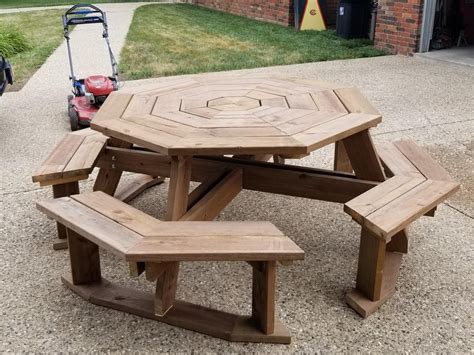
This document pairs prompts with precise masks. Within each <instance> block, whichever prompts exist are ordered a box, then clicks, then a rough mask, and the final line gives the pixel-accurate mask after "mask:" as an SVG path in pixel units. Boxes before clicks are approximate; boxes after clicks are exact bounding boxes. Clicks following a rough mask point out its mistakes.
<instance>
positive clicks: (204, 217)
mask: <svg viewBox="0 0 474 355" xmlns="http://www.w3.org/2000/svg"><path fill="white" fill-rule="evenodd" d="M240 191H242V169H235V170H233V171H231V172H230V173H229V174H228V175H226V176H225V177H224V178H223V179H222V180H221V181H220V182H219V183H217V185H215V186H214V188H212V190H210V191H209V192H208V193H207V194H206V195H205V196H203V198H202V199H200V200H199V201H198V202H196V203H195V204H194V205H193V206H192V208H191V209H189V211H187V212H186V214H185V215H184V216H183V217H181V218H180V221H212V220H213V219H214V218H216V217H217V216H218V215H219V213H220V212H221V211H222V210H223V209H224V208H225V207H226V206H227V205H228V204H229V203H230V202H231V201H232V200H233V199H234V198H235V196H237V195H238V194H239V192H240Z"/></svg>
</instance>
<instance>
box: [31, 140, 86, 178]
mask: <svg viewBox="0 0 474 355" xmlns="http://www.w3.org/2000/svg"><path fill="white" fill-rule="evenodd" d="M83 140H84V137H83V136H77V135H70V134H68V135H66V136H65V137H64V138H63V139H62V140H61V141H60V142H59V143H58V144H57V145H56V147H55V148H54V150H53V151H52V152H51V154H50V155H49V156H48V158H46V160H45V161H44V162H43V163H42V164H41V166H40V167H39V168H38V169H37V170H36V171H35V172H34V173H33V182H41V181H45V180H53V179H59V178H61V177H63V170H64V167H65V166H66V165H67V164H68V163H69V161H70V160H71V158H72V157H73V156H74V154H75V153H76V150H77V149H78V148H79V147H80V146H81V144H82V141H83Z"/></svg>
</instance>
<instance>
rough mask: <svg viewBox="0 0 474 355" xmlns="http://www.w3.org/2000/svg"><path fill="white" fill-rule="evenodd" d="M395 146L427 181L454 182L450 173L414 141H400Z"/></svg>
mask: <svg viewBox="0 0 474 355" xmlns="http://www.w3.org/2000/svg"><path fill="white" fill-rule="evenodd" d="M393 144H394V145H395V146H396V147H397V148H398V150H399V151H400V152H401V153H402V154H403V155H404V156H405V157H406V158H407V159H408V160H409V161H410V162H411V163H412V164H413V165H414V166H416V168H417V169H418V170H419V171H420V173H422V174H423V175H424V176H425V177H426V178H427V179H433V180H440V181H453V179H452V178H451V176H450V175H449V173H448V172H447V171H446V170H445V169H444V168H443V167H442V166H441V165H439V164H438V162H437V161H436V160H434V159H433V158H432V157H431V155H430V154H428V152H426V151H425V150H424V149H422V148H420V147H419V146H418V145H417V144H416V143H415V142H413V141H412V140H408V139H407V140H400V141H397V142H394V143H393Z"/></svg>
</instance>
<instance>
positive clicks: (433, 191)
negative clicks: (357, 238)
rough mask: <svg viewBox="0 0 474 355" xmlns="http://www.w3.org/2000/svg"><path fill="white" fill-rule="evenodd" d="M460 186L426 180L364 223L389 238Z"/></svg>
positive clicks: (366, 218) (383, 236) (381, 235)
mask: <svg viewBox="0 0 474 355" xmlns="http://www.w3.org/2000/svg"><path fill="white" fill-rule="evenodd" d="M458 188H459V184H457V183H455V182H448V181H436V180H426V181H425V182H423V183H422V184H420V185H418V186H416V187H415V188H413V189H411V190H410V191H408V192H407V193H406V194H404V195H402V196H401V197H399V198H397V199H395V200H394V201H393V202H391V203H389V204H386V205H385V206H383V207H381V208H379V209H378V210H376V211H375V212H373V213H371V214H369V215H368V216H366V217H365V220H364V225H365V226H366V227H367V228H369V229H371V230H372V231H373V232H374V233H375V234H377V235H378V236H379V237H381V238H384V239H387V238H390V237H391V236H393V235H394V234H396V233H397V232H399V231H401V230H402V229H404V228H405V227H406V226H408V225H409V224H410V223H411V222H413V221H414V220H416V219H417V218H418V217H420V216H422V215H424V214H425V213H426V212H428V211H430V210H431V209H432V208H434V207H435V206H437V205H438V204H439V203H441V202H442V201H443V200H445V199H446V198H448V197H449V196H450V195H451V194H453V193H454V192H455V191H456V190H457V189H458Z"/></svg>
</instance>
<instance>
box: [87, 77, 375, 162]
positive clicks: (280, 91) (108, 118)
mask: <svg viewBox="0 0 474 355" xmlns="http://www.w3.org/2000/svg"><path fill="white" fill-rule="evenodd" d="M176 81H177V82H176V83H175V86H173V87H174V89H169V90H168V89H167V87H168V84H166V83H158V84H156V85H155V87H154V88H152V87H148V88H149V89H148V90H142V89H143V88H140V87H138V88H136V89H134V88H131V89H128V90H126V91H125V92H123V91H121V92H118V93H114V95H113V96H112V98H111V102H112V101H113V103H115V104H114V105H112V104H108V105H104V106H103V107H102V108H101V110H100V114H99V119H97V120H93V121H92V123H91V127H92V128H93V129H95V130H97V131H100V132H102V133H104V134H105V135H107V136H110V137H114V138H117V139H120V140H125V141H128V142H130V143H133V144H138V145H140V146H143V147H146V148H148V149H150V150H153V151H156V152H159V153H162V154H165V155H183V156H186V155H216V154H250V155H255V154H286V155H296V154H305V153H308V152H311V151H313V150H315V149H318V148H321V147H322V146H324V145H325V144H329V143H331V142H335V141H337V140H340V139H342V138H345V137H347V136H350V135H351V134H353V133H354V131H358V130H363V129H367V128H369V127H373V126H375V125H377V124H378V123H379V122H380V115H379V114H378V112H375V110H372V111H371V112H367V110H365V111H361V110H352V109H351V110H348V109H346V106H345V105H348V106H349V103H350V104H351V105H352V106H354V107H357V105H359V106H361V107H367V106H368V101H367V100H366V99H365V98H364V97H363V96H362V95H360V93H358V92H356V91H354V92H352V91H350V90H349V89H341V90H340V92H339V93H335V92H334V91H333V90H332V87H331V86H330V85H326V86H321V84H320V83H319V82H316V81H314V82H313V84H310V83H309V82H308V83H305V84H302V83H300V82H298V81H295V80H291V79H288V80H284V79H278V80H274V79H265V78H255V79H254V80H249V81H245V82H244V81H242V80H241V79H240V78H239V77H229V78H227V81H226V82H225V83H223V82H222V80H221V79H217V78H216V79H209V80H205V81H200V80H189V79H185V78H181V79H176ZM344 90H345V91H344ZM354 93H358V94H357V95H356V94H354ZM121 95H123V100H121ZM358 101H360V102H358ZM352 106H351V107H352ZM348 113H349V115H348V116H349V117H348V119H347V120H346V121H339V122H337V123H336V122H333V123H332V124H326V125H322V123H324V122H326V123H328V122H330V121H331V122H332V121H333V118H335V117H339V116H344V115H346V114H348ZM372 113H375V114H372ZM351 115H354V116H351ZM362 116H365V117H364V118H362ZM343 122H347V130H348V132H345V128H344V123H343ZM298 134H299V136H297V135H298ZM333 136H335V137H333Z"/></svg>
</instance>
